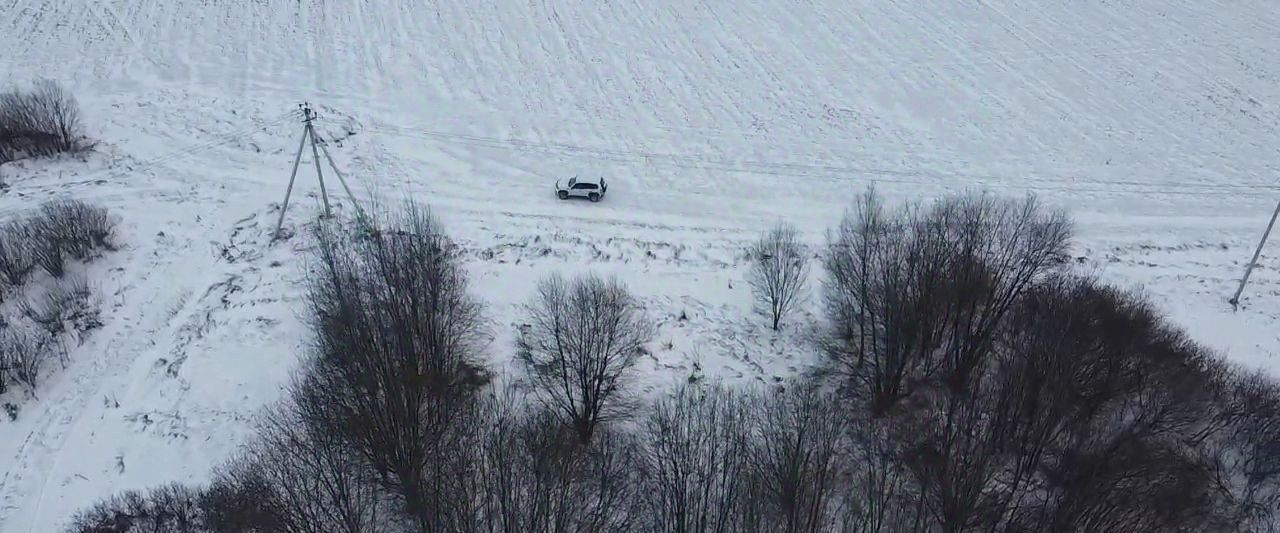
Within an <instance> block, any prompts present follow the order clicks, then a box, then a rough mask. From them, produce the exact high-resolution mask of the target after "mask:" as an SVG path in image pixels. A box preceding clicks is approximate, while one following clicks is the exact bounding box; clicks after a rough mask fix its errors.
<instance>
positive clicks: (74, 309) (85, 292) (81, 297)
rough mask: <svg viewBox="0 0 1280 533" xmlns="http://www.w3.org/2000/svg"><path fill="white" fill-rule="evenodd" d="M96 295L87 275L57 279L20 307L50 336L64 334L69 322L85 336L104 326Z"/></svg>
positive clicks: (76, 330) (25, 300) (78, 332)
mask: <svg viewBox="0 0 1280 533" xmlns="http://www.w3.org/2000/svg"><path fill="white" fill-rule="evenodd" d="M93 296H94V291H93V289H92V288H91V287H90V286H89V282H88V279H87V278H85V277H84V276H71V277H67V278H64V279H61V280H57V281H55V282H54V283H53V284H52V286H50V287H48V288H46V289H45V290H43V291H42V292H41V293H40V294H39V295H38V296H36V297H33V298H24V299H22V300H21V301H19V303H18V307H19V310H20V311H21V312H22V314H23V315H24V316H26V317H27V318H28V319H30V320H31V321H32V322H34V323H35V324H37V325H39V326H40V327H41V328H43V329H44V330H45V331H47V332H48V333H49V334H50V335H53V336H57V335H61V334H62V333H64V332H66V331H67V327H68V325H69V326H70V327H71V328H72V330H73V331H75V332H76V334H77V335H83V334H84V333H86V332H89V331H92V330H94V329H97V328H99V327H101V326H102V320H101V317H100V311H99V309H98V306H97V305H96V303H95V302H94V301H93Z"/></svg>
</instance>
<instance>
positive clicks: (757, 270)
mask: <svg viewBox="0 0 1280 533" xmlns="http://www.w3.org/2000/svg"><path fill="white" fill-rule="evenodd" d="M749 255H750V257H751V272H750V274H749V277H748V282H749V283H750V284H751V290H752V293H753V294H754V295H755V298H756V301H757V302H758V303H759V304H760V305H761V306H763V307H764V308H765V309H767V310H768V313H769V318H770V320H771V321H772V324H773V330H774V331H777V330H778V323H779V322H780V321H781V320H782V318H783V317H784V316H785V315H786V314H787V313H790V312H791V310H792V309H793V308H795V306H797V305H800V304H801V303H803V301H804V299H805V284H806V282H807V281H808V278H809V258H808V256H807V254H806V252H805V249H804V245H803V244H802V243H801V242H800V240H799V238H798V237H797V234H796V228H795V226H792V225H791V224H786V223H779V224H778V225H776V226H774V227H773V228H772V229H770V230H769V231H768V232H766V233H765V234H764V235H761V236H760V239H759V240H757V241H756V242H755V243H754V244H753V245H752V246H751V249H750V253H749Z"/></svg>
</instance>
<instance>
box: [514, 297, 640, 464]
mask: <svg viewBox="0 0 1280 533" xmlns="http://www.w3.org/2000/svg"><path fill="white" fill-rule="evenodd" d="M525 310H526V312H527V313H528V322H529V327H528V328H525V329H524V330H523V331H522V332H521V335H520V337H519V340H518V342H517V346H516V350H517V352H516V356H517V357H518V358H519V359H520V360H521V361H522V362H523V363H524V364H525V366H526V367H527V368H528V369H529V373H530V376H531V378H532V380H533V382H534V383H535V386H536V389H537V391H538V393H539V395H540V398H541V399H542V400H543V401H544V402H545V403H546V405H547V406H549V407H550V408H551V409H552V410H553V411H554V412H555V413H557V414H558V415H559V416H560V417H561V418H562V419H563V420H564V421H565V423H566V424H568V425H569V426H570V427H572V428H573V430H574V432H575V433H576V434H577V436H578V440H579V441H580V442H582V443H587V442H590V441H591V436H592V435H593V434H594V433H595V431H596V428H597V426H599V424H600V423H601V422H603V421H605V420H608V419H610V418H611V417H614V416H617V415H618V414H620V413H622V412H624V410H625V407H626V406H625V402H623V398H622V397H621V396H620V393H621V392H622V391H623V388H624V386H625V384H626V381H625V378H626V377H627V373H628V371H629V370H630V369H631V367H632V366H633V365H634V364H635V362H636V360H637V359H638V358H639V357H640V355H641V353H642V350H644V345H645V344H646V343H648V342H649V341H650V340H651V339H652V337H653V334H654V326H653V324H652V323H651V322H650V321H649V320H648V319H647V318H646V317H645V316H644V311H643V309H642V308H641V306H640V303H639V302H638V301H636V299H635V297H633V296H632V295H631V293H630V292H629V291H628V290H627V288H626V287H625V286H624V285H623V284H622V283H621V282H620V281H618V280H617V279H609V280H607V281H606V280H605V279H603V278H601V277H599V276H596V275H594V274H588V275H583V276H579V277H577V278H575V279H573V280H566V279H565V278H563V277H561V276H559V275H552V276H549V277H547V278H544V279H543V280H542V282H541V283H539V284H538V294H537V296H535V297H534V299H533V300H532V301H531V302H530V303H529V304H527V305H526V306H525Z"/></svg>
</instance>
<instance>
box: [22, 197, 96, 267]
mask: <svg viewBox="0 0 1280 533" xmlns="http://www.w3.org/2000/svg"><path fill="white" fill-rule="evenodd" d="M33 227H34V232H35V234H36V235H37V236H39V238H42V239H45V240H47V241H48V243H49V244H50V245H51V246H55V247H57V248H59V249H60V250H61V251H62V252H63V253H65V254H66V255H68V256H70V257H72V258H75V259H78V260H85V259H89V258H90V257H91V253H92V252H93V251H95V250H106V251H114V250H115V249H116V248H115V244H114V243H113V242H112V240H113V237H114V236H115V221H114V220H113V219H112V218H111V215H110V214H109V213H108V212H107V210H106V208H104V207H99V206H93V205H89V204H86V203H84V202H81V201H79V200H61V201H54V202H48V203H45V204H44V205H41V206H40V215H39V216H37V217H36V218H35V220H34V221H33Z"/></svg>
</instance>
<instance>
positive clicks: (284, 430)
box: [209, 385, 396, 533]
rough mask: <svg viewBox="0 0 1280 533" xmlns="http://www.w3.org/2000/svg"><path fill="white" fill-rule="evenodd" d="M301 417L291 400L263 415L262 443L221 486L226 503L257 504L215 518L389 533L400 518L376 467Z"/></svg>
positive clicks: (288, 529) (274, 527)
mask: <svg viewBox="0 0 1280 533" xmlns="http://www.w3.org/2000/svg"><path fill="white" fill-rule="evenodd" d="M302 386H304V387H305V385H302ZM303 394H306V393H305V392H304V393H303ZM302 415H303V413H302V412H300V410H299V409H298V408H297V406H296V405H295V404H292V403H289V402H286V403H285V404H284V405H282V406H280V407H276V408H274V409H272V410H270V411H269V412H268V413H267V414H266V415H265V416H264V417H263V419H262V421H261V422H260V424H259V425H258V428H257V429H258V434H257V437H256V440H255V441H254V442H253V443H252V444H251V445H250V446H249V448H248V449H247V450H246V451H245V452H244V453H243V454H241V455H240V456H239V457H237V458H236V459H235V460H234V461H233V462H231V463H230V464H229V465H228V466H226V467H224V468H223V469H222V472H221V473H219V475H218V478H217V481H216V482H215V486H218V487H220V491H221V494H222V498H223V499H222V500H221V501H226V499H225V498H226V497H227V495H229V494H234V493H239V494H242V495H244V496H248V497H251V498H243V499H241V501H240V503H238V504H236V506H238V507H240V508H238V509H236V508H234V507H223V508H222V509H221V510H220V511H219V512H217V513H212V512H211V513H209V514H210V515H211V516H219V517H221V519H222V521H227V520H229V519H232V518H242V519H243V518H252V519H253V522H255V523H254V524H252V526H253V528H254V530H263V531H279V532H281V533H326V532H334V533H338V532H343V533H362V532H378V531H390V530H391V529H390V528H391V527H392V525H393V524H395V523H396V520H395V519H394V515H393V514H392V513H391V512H389V511H390V509H389V508H390V505H389V498H388V494H387V493H385V492H383V491H381V490H380V488H379V486H378V483H377V480H376V479H375V471H374V469H373V468H371V467H370V466H369V465H368V464H366V463H364V462H363V461H362V458H363V455H362V454H360V453H359V452H358V451H356V450H353V449H351V448H350V445H349V443H347V442H346V441H345V440H344V439H343V438H342V436H341V435H337V434H328V433H321V432H318V431H315V428H312V427H309V426H308V424H307V423H306V421H305V420H303V419H302ZM214 501H215V500H210V504H212V503H213V502H214ZM246 525H247V524H246ZM245 529H246V530H247V529H249V528H248V527H246V528H245Z"/></svg>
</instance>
